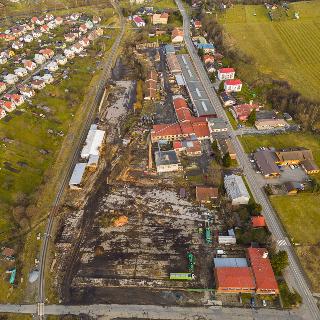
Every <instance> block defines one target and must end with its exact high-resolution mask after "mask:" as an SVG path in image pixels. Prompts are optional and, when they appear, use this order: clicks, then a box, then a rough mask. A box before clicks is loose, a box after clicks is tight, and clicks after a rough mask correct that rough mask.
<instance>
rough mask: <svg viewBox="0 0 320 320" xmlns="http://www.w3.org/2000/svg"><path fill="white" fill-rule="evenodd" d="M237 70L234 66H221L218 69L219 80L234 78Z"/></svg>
mask: <svg viewBox="0 0 320 320" xmlns="http://www.w3.org/2000/svg"><path fill="white" fill-rule="evenodd" d="M234 75H235V71H234V69H233V68H221V69H219V70H218V79H219V80H221V81H222V80H230V79H234Z"/></svg>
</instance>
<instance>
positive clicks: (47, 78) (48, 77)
mask: <svg viewBox="0 0 320 320" xmlns="http://www.w3.org/2000/svg"><path fill="white" fill-rule="evenodd" d="M41 79H42V80H43V81H44V82H45V83H46V84H50V83H52V82H53V81H54V78H53V76H52V74H50V73H46V74H45V75H43V77H41Z"/></svg>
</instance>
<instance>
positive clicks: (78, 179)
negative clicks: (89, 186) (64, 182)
mask: <svg viewBox="0 0 320 320" xmlns="http://www.w3.org/2000/svg"><path fill="white" fill-rule="evenodd" d="M86 166H87V164H86V163H77V164H76V166H75V167H74V170H73V173H72V176H71V178H70V181H69V187H70V189H74V190H79V189H81V188H82V186H81V183H82V179H83V176H84V174H85V171H86Z"/></svg>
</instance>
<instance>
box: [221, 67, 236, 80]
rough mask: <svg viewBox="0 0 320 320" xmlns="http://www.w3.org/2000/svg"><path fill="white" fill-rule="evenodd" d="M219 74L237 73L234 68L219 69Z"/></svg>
mask: <svg viewBox="0 0 320 320" xmlns="http://www.w3.org/2000/svg"><path fill="white" fill-rule="evenodd" d="M219 72H220V73H231V72H235V71H234V69H233V68H221V69H219ZM239 81H240V80H239Z"/></svg>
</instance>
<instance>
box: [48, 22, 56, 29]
mask: <svg viewBox="0 0 320 320" xmlns="http://www.w3.org/2000/svg"><path fill="white" fill-rule="evenodd" d="M47 26H48V28H49V29H50V30H53V29H55V28H56V27H57V24H56V22H55V21H50V22H48V24H47Z"/></svg>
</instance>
